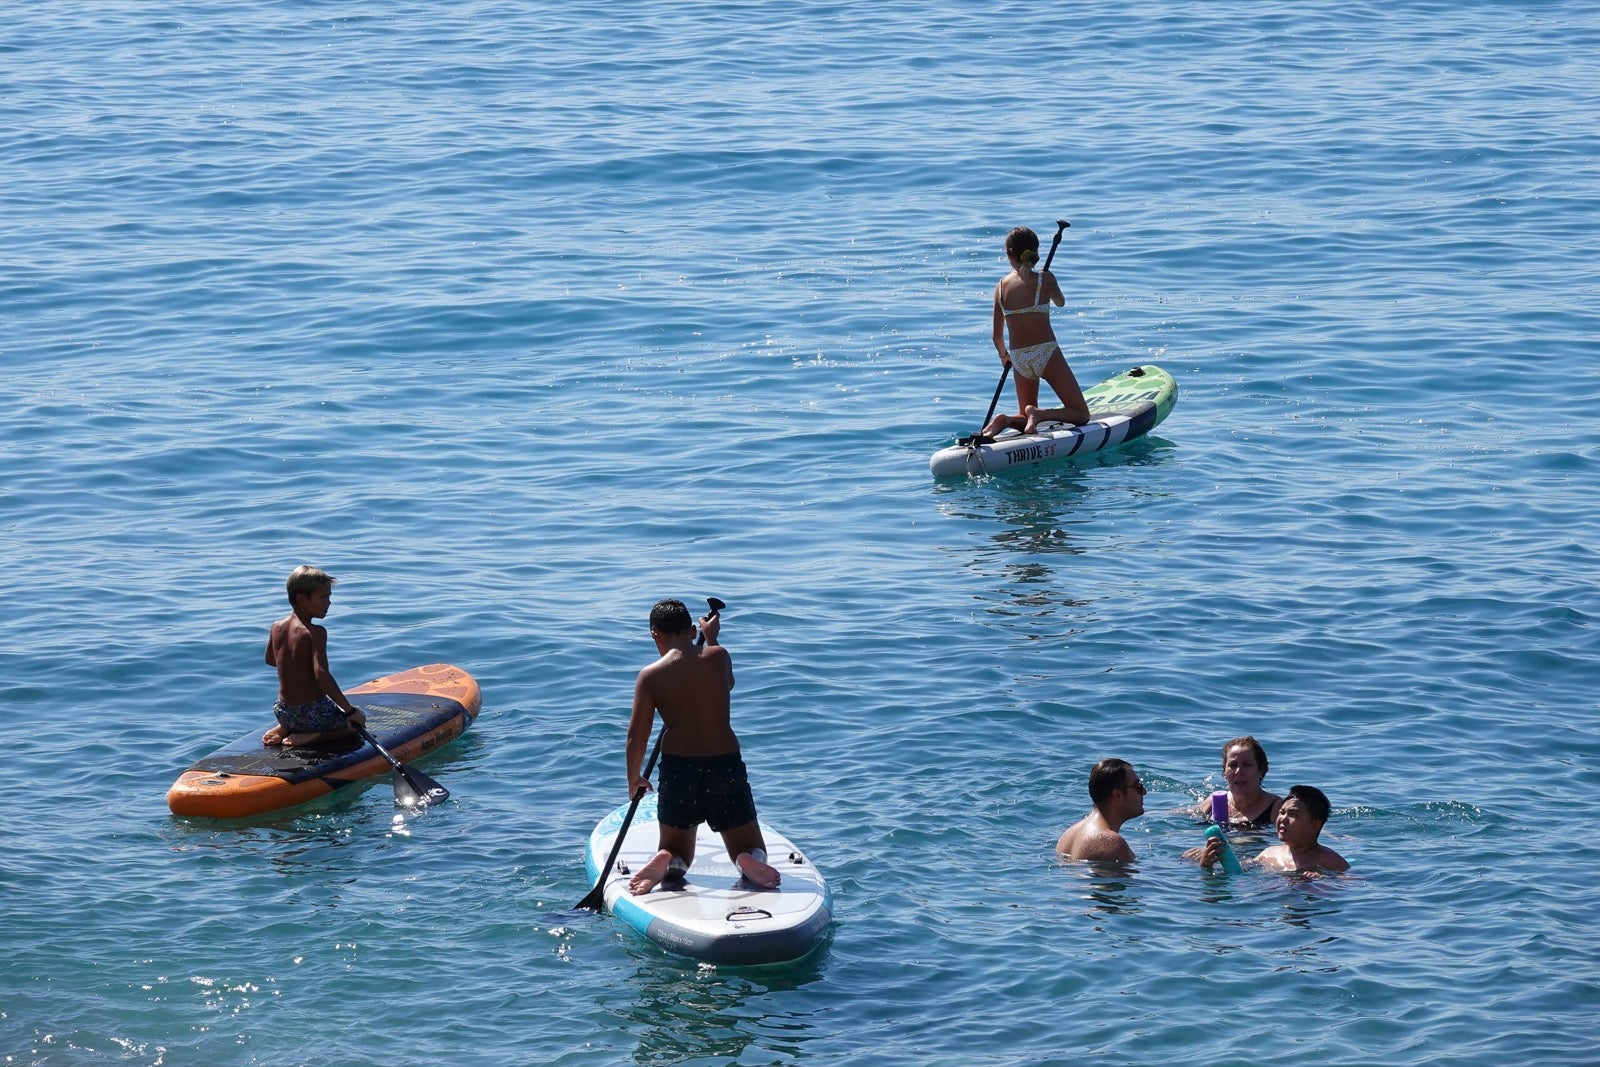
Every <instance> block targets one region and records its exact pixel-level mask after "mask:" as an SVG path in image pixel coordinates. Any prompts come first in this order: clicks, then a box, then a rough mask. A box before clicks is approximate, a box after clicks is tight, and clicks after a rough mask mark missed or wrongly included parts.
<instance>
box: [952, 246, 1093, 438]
mask: <svg viewBox="0 0 1600 1067" xmlns="http://www.w3.org/2000/svg"><path fill="white" fill-rule="evenodd" d="M1071 225H1072V223H1070V222H1068V221H1067V220H1066V219H1057V220H1056V236H1055V239H1054V240H1052V241H1051V242H1050V254H1049V255H1047V256H1045V257H1044V266H1043V267H1042V268H1040V273H1041V274H1042V273H1044V272H1045V271H1047V270H1049V269H1050V264H1052V263H1054V262H1055V260H1056V249H1058V248H1060V247H1061V235H1062V234H1063V233H1065V232H1066V229H1067V227H1068V226H1071ZM997 299H998V298H997ZM1010 373H1011V361H1010V360H1006V365H1005V366H1004V367H1003V368H1001V371H1000V381H999V383H998V384H996V385H995V387H994V399H992V400H990V401H989V413H988V414H987V415H985V416H984V417H983V426H982V427H979V429H978V433H977V434H973V436H974V437H976V436H978V434H981V433H983V431H984V429H985V428H987V427H988V425H989V420H990V419H992V418H994V409H995V407H996V406H997V405H998V404H999V403H1000V391H1001V390H1002V389H1004V388H1005V387H1006V375H1008V374H1010Z"/></svg>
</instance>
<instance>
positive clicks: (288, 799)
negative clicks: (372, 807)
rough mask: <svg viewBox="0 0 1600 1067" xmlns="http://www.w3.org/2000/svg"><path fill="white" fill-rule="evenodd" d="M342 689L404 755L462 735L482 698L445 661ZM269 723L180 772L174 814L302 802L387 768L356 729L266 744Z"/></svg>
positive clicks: (247, 812)
mask: <svg viewBox="0 0 1600 1067" xmlns="http://www.w3.org/2000/svg"><path fill="white" fill-rule="evenodd" d="M346 696H348V697H349V698H350V702H351V703H352V704H354V705H355V706H356V707H358V708H360V709H361V710H362V711H363V712H365V713H366V716H367V730H368V731H369V732H370V733H371V734H372V735H373V736H374V737H376V738H377V739H378V743H379V744H381V745H382V746H383V747H384V748H386V749H388V750H389V752H390V754H391V755H393V756H394V757H395V758H396V759H398V760H399V761H400V762H402V763H405V762H408V761H410V760H414V759H417V758H418V757H420V756H423V755H426V754H427V753H429V752H432V751H433V750H434V749H436V748H439V747H440V746H441V745H445V744H447V743H449V742H450V741H453V740H455V739H456V738H457V737H459V736H461V734H462V733H463V732H464V731H465V730H466V728H467V727H468V726H470V725H472V721H473V720H474V719H476V718H477V717H478V711H479V709H480V708H481V707H482V706H483V694H482V692H481V691H480V690H479V689H478V683H477V682H476V681H474V680H473V678H472V675H470V674H468V673H467V672H466V671H464V670H462V669H461V668H460V667H452V666H451V665H450V664H448V663H433V664H429V665H428V666H426V667H413V668H411V669H410V670H408V671H401V672H400V673H398V674H390V675H386V676H384V677H382V678H378V679H375V680H374V681H370V682H367V683H365V684H363V685H358V686H356V687H355V688H354V689H351V690H349V691H347V693H346ZM271 726H272V723H271V722H265V723H262V724H261V726H259V727H258V728H257V729H255V730H252V731H251V732H250V733H248V734H246V735H245V736H243V737H241V738H239V739H238V740H237V741H235V742H233V743H232V744H230V745H226V746H224V747H222V748H219V749H217V750H216V751H215V752H213V753H211V755H209V756H207V757H205V758H204V759H202V760H200V761H199V762H197V763H196V764H195V765H194V766H192V767H190V768H189V769H188V770H186V771H184V772H183V773H182V774H181V775H179V776H178V780H177V781H176V782H174V783H173V784H172V788H171V789H169V790H168V791H167V806H168V807H169V808H171V809H172V812H173V814H174V815H201V816H206V817H208V818H213V819H240V818H245V817H247V816H251V815H260V814H263V813H264V812H269V811H277V810H278V809H280V808H288V807H293V806H294V805H296V804H304V803H305V802H306V801H308V800H315V799H317V798H318V797H322V796H327V795H328V794H329V793H332V792H333V791H334V790H336V789H342V788H343V787H345V786H347V785H351V784H352V783H355V782H359V781H361V780H362V779H365V778H374V777H377V776H379V775H387V774H389V773H390V771H391V768H390V766H389V763H388V762H387V761H386V760H385V759H384V758H383V757H382V756H380V755H378V753H377V752H376V751H375V750H374V749H373V747H372V746H371V745H369V744H367V743H366V742H365V741H363V740H361V739H360V738H359V737H350V738H345V739H343V740H340V741H335V742H332V743H330V744H326V745H297V746H294V747H292V748H285V747H283V746H281V745H274V746H267V745H263V744H262V743H261V735H262V734H264V733H266V732H267V730H268V729H269V728H271Z"/></svg>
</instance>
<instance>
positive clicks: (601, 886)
mask: <svg viewBox="0 0 1600 1067" xmlns="http://www.w3.org/2000/svg"><path fill="white" fill-rule="evenodd" d="M706 603H707V604H710V605H711V617H712V618H715V617H716V615H717V613H718V612H719V611H721V610H722V609H723V608H725V607H727V606H728V605H726V604H724V603H723V602H722V601H720V600H718V599H717V598H716V597H714V596H709V597H706ZM705 643H706V635H705V634H701V635H700V636H699V638H698V639H696V641H695V644H698V645H704V644H705ZM665 736H667V731H666V729H665V728H663V729H662V731H661V732H660V733H659V734H656V743H655V744H654V745H651V746H650V759H649V760H648V761H647V762H646V763H645V765H644V776H645V777H646V778H649V777H650V772H652V771H654V770H655V769H656V757H657V756H659V755H661V739H662V738H663V737H665ZM644 794H645V787H644V786H640V787H639V788H638V789H636V790H635V791H634V794H633V799H632V800H630V801H629V802H628V814H626V815H624V816H623V817H622V825H621V826H620V827H619V828H618V829H617V839H616V841H615V842H614V843H613V844H612V846H611V855H609V856H607V857H606V864H605V866H604V867H601V868H600V878H599V880H598V881H596V882H595V883H594V888H593V889H591V890H589V895H588V896H586V897H584V898H583V899H582V900H580V901H578V902H577V903H576V904H574V905H573V907H574V908H576V909H579V910H582V911H599V910H600V909H602V908H604V907H605V906H606V879H607V878H608V877H609V876H610V875H611V868H613V867H615V866H616V864H617V856H618V854H620V853H621V852H622V842H623V839H624V838H626V837H627V836H628V827H629V826H631V825H632V824H633V813H634V812H636V811H638V810H639V801H641V800H643V799H644Z"/></svg>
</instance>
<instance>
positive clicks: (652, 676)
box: [634, 620, 739, 756]
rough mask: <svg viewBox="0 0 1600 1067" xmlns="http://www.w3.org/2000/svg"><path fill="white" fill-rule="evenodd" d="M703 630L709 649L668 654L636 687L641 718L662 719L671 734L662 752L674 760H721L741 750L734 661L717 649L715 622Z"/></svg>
mask: <svg viewBox="0 0 1600 1067" xmlns="http://www.w3.org/2000/svg"><path fill="white" fill-rule="evenodd" d="M702 628H703V629H706V630H709V633H708V634H707V643H706V645H705V646H704V647H701V648H696V647H695V646H694V645H692V644H687V643H684V644H680V645H678V646H677V647H672V648H668V649H667V650H666V652H664V653H663V654H662V656H661V658H660V659H658V660H656V661H655V662H654V663H652V664H650V666H648V667H646V668H645V669H644V670H642V671H640V672H639V680H638V682H637V683H636V684H635V686H634V712H635V714H639V713H641V712H642V713H643V714H644V715H645V716H648V715H649V714H650V712H651V711H658V712H660V713H661V721H662V723H663V724H665V726H666V729H667V733H666V736H665V738H664V739H663V741H662V743H661V748H662V751H664V752H666V753H668V754H670V755H675V756H720V755H723V754H724V753H728V752H735V751H737V750H738V748H739V739H738V738H737V737H736V736H735V735H734V732H733V727H732V725H731V723H730V722H729V717H730V716H729V707H730V704H731V700H730V694H731V692H732V691H733V659H732V657H731V656H729V655H728V650H727V649H725V648H723V647H722V646H721V645H719V644H717V643H716V623H715V621H714V620H713V621H711V623H710V625H709V626H705V625H704V624H703V625H702ZM685 646H686V647H685Z"/></svg>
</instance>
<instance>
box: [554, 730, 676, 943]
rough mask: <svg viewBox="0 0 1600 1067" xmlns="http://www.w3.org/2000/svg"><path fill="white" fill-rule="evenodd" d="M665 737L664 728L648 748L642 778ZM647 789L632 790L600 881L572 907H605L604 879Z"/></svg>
mask: <svg viewBox="0 0 1600 1067" xmlns="http://www.w3.org/2000/svg"><path fill="white" fill-rule="evenodd" d="M666 736H667V730H666V727H662V729H661V732H660V733H659V734H656V743H655V744H654V745H652V746H651V747H650V759H649V761H648V762H647V763H645V765H644V776H645V777H646V778H649V777H650V772H651V771H653V770H655V769H656V757H657V756H659V755H661V739H662V738H663V737H666ZM648 791H649V790H648V787H646V786H642V785H641V786H640V787H639V788H638V789H636V790H634V793H633V799H632V800H630V801H629V802H628V814H626V815H624V816H623V817H622V827H621V828H620V829H619V830H618V831H617V840H616V841H615V842H614V843H613V844H612V846H611V855H609V856H607V857H606V863H605V866H604V867H601V868H600V879H599V880H598V881H597V882H595V884H594V888H593V889H591V890H589V895H588V896H586V897H584V898H583V899H582V900H580V901H578V903H577V904H575V905H573V906H574V907H578V908H588V909H589V910H590V911H599V910H600V909H601V907H603V906H604V905H605V902H606V897H605V885H606V878H607V876H609V875H610V874H611V867H612V865H613V864H615V863H616V862H617V855H618V854H619V853H621V852H622V842H623V839H624V838H626V837H627V836H628V827H629V826H630V825H632V824H633V813H634V812H636V811H638V810H639V801H641V800H643V799H644V795H645V793H646V792H648Z"/></svg>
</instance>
